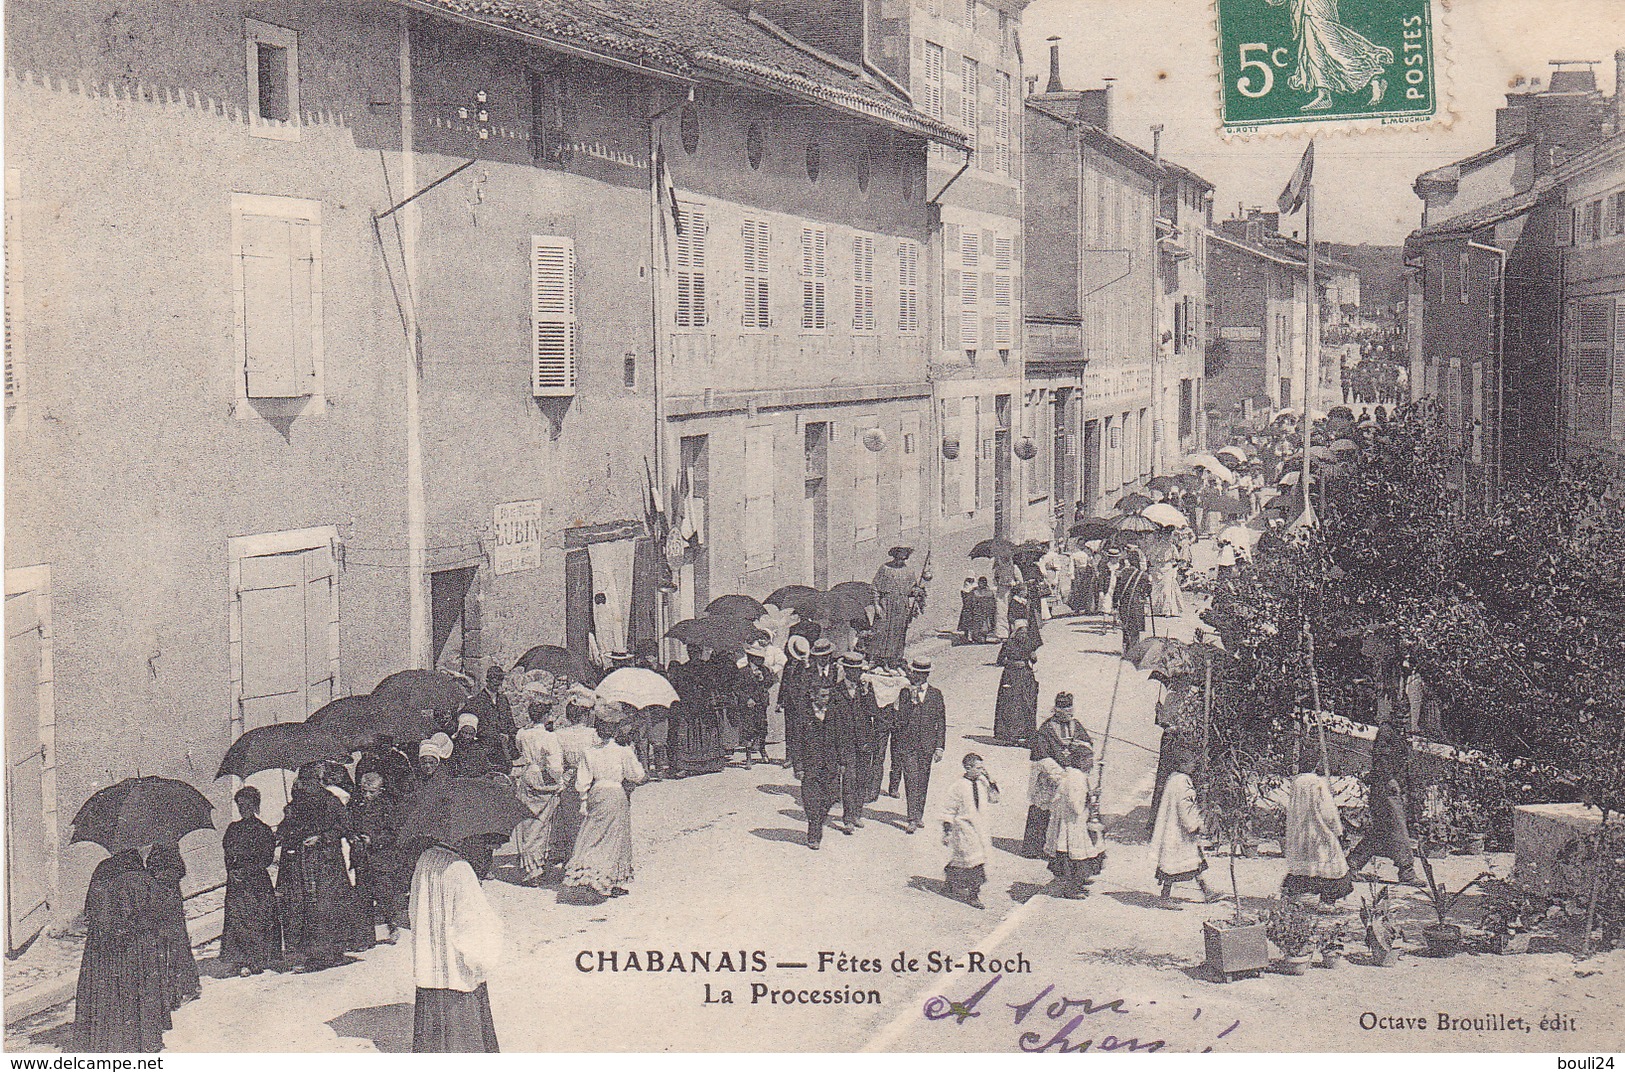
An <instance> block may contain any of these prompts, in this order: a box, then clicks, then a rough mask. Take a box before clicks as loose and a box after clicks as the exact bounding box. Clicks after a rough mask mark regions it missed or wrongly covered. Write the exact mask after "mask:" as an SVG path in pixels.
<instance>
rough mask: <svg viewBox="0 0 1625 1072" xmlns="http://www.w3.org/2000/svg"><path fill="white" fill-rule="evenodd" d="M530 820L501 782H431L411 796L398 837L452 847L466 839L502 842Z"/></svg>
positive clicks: (509, 787) (509, 788) (503, 782)
mask: <svg viewBox="0 0 1625 1072" xmlns="http://www.w3.org/2000/svg"><path fill="white" fill-rule="evenodd" d="M530 817H531V814H530V809H528V808H526V807H525V806H524V805H523V804H521V803H519V800H518V798H517V797H515V796H514V791H513V786H512V785H510V784H509V783H508V782H507V781H506V780H504V779H501V778H433V779H430V780H429V781H428V782H425V783H424V784H423V785H422V786H420V787H419V789H418V791H417V793H416V794H414V795H413V798H412V803H411V805H410V806H409V807H408V808H407V810H406V814H405V815H404V816H402V818H401V825H400V834H399V837H400V840H401V841H402V842H408V841H413V840H416V839H427V840H429V841H437V842H439V843H440V844H442V845H449V846H453V847H455V846H456V845H458V844H459V843H461V842H463V841H466V840H468V839H469V838H483V837H492V838H495V837H501V838H506V837H508V836H509V835H510V834H512V833H513V828H514V827H516V826H518V825H519V824H520V823H522V822H524V821H525V820H526V819H529V818H530Z"/></svg>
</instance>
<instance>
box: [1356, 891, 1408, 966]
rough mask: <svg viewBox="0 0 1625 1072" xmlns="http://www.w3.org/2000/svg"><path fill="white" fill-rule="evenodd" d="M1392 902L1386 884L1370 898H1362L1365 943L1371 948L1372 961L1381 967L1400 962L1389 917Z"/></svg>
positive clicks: (1361, 907) (1361, 909)
mask: <svg viewBox="0 0 1625 1072" xmlns="http://www.w3.org/2000/svg"><path fill="white" fill-rule="evenodd" d="M1391 907H1392V906H1391V904H1390V903H1389V900H1388V887H1387V886H1384V887H1382V888H1381V889H1380V890H1377V891H1376V892H1375V893H1374V894H1372V895H1371V897H1370V898H1369V899H1367V898H1366V897H1364V896H1362V897H1361V898H1360V922H1361V923H1364V924H1365V944H1366V946H1367V947H1368V948H1369V949H1370V950H1371V962H1372V963H1373V964H1375V965H1377V966H1378V967H1380V968H1392V967H1393V966H1394V965H1395V964H1397V963H1399V951H1398V950H1396V949H1395V948H1394V925H1393V922H1392V920H1391V919H1390V917H1389V911H1390V909H1391Z"/></svg>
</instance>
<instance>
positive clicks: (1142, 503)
mask: <svg viewBox="0 0 1625 1072" xmlns="http://www.w3.org/2000/svg"><path fill="white" fill-rule="evenodd" d="M1150 505H1151V499H1150V497H1149V496H1146V495H1141V494H1140V493H1139V492H1137V491H1131V492H1129V493H1128V494H1127V495H1125V496H1123V497H1122V498H1121V499H1118V500H1117V509H1119V510H1121V511H1123V513H1125V514H1134V513H1138V512H1139V511H1141V510H1144V509H1145V508H1146V507H1147V506H1150Z"/></svg>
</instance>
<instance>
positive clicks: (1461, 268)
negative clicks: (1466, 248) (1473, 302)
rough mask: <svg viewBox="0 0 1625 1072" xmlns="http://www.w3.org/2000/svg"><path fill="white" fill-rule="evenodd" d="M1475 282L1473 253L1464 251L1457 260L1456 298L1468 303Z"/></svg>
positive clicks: (1464, 303) (1462, 302)
mask: <svg viewBox="0 0 1625 1072" xmlns="http://www.w3.org/2000/svg"><path fill="white" fill-rule="evenodd" d="M1472 282H1473V260H1472V255H1471V254H1467V253H1463V254H1461V256H1460V257H1459V258H1458V259H1457V261H1456V300H1457V301H1459V302H1460V303H1461V304H1463V305H1466V304H1467V302H1468V301H1469V300H1470V296H1469V295H1470V291H1471V289H1472Z"/></svg>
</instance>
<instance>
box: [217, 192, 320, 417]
mask: <svg viewBox="0 0 1625 1072" xmlns="http://www.w3.org/2000/svg"><path fill="white" fill-rule="evenodd" d="M232 214H233V220H232V223H233V232H234V234H233V237H234V244H235V246H236V249H235V254H236V261H237V272H236V280H235V283H236V291H237V294H236V299H237V300H236V305H237V353H238V362H239V370H240V375H241V376H242V381H241V382H242V393H241V394H240V395H239V396H238V397H240V398H312V397H315V396H317V395H319V394H320V390H319V388H320V378H321V352H322V262H321V232H322V227H321V224H322V220H321V203H320V202H318V201H306V200H303V199H300V198H292V197H264V196H259V195H254V194H237V195H235V196H234V197H233V204H232Z"/></svg>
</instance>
